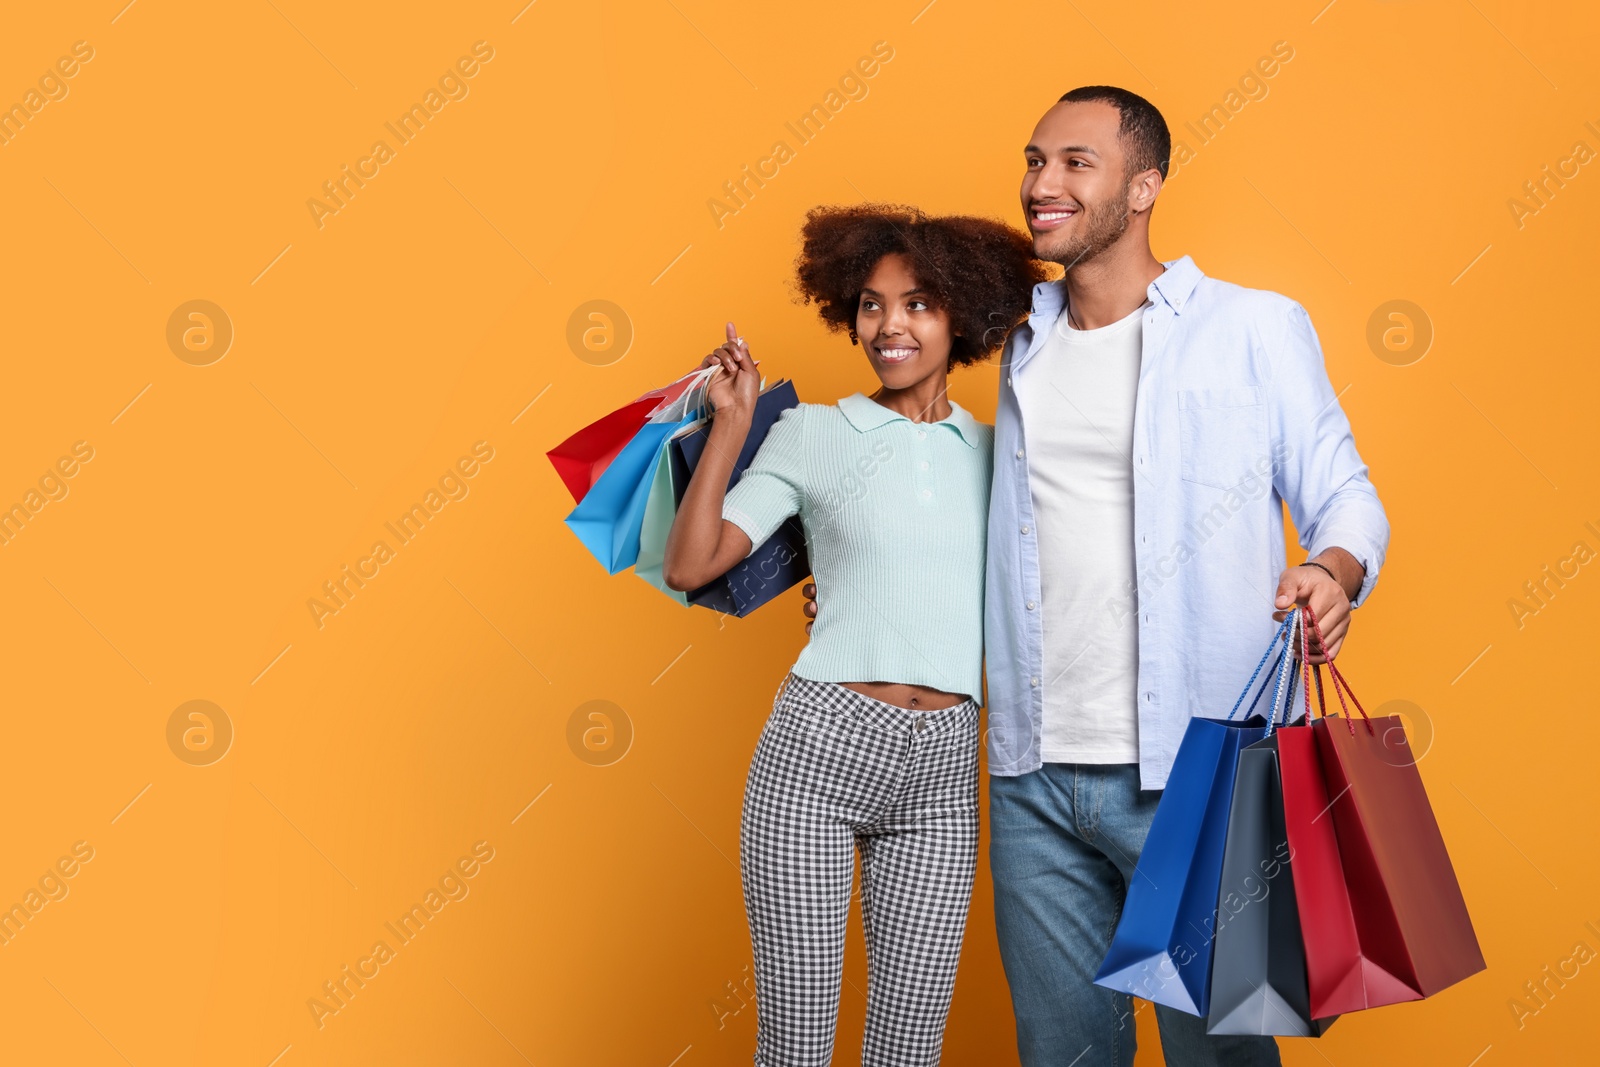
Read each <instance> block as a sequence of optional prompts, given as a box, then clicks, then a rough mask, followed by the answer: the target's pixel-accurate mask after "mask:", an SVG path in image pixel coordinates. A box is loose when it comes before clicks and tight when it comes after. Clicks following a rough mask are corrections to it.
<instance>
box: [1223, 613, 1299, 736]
mask: <svg viewBox="0 0 1600 1067" xmlns="http://www.w3.org/2000/svg"><path fill="white" fill-rule="evenodd" d="M1290 621H1291V620H1290V619H1288V618H1285V619H1284V620H1283V624H1282V625H1281V626H1279V627H1278V632H1277V633H1275V634H1273V635H1272V642H1271V643H1270V644H1269V645H1267V650H1266V651H1265V652H1263V653H1261V661H1260V662H1259V663H1257V664H1256V669H1255V670H1253V671H1251V672H1250V680H1249V681H1248V682H1246V683H1244V689H1243V690H1241V691H1240V693H1239V699H1238V700H1235V701H1234V702H1233V710H1232V711H1230V712H1228V718H1230V719H1231V718H1233V717H1234V716H1235V715H1237V714H1238V713H1239V705H1241V704H1243V703H1244V698H1245V697H1247V696H1249V695H1250V690H1252V689H1254V688H1255V685H1256V679H1257V678H1259V677H1261V668H1262V667H1265V666H1266V665H1267V657H1269V656H1271V655H1272V650H1273V649H1274V648H1276V647H1277V645H1278V642H1279V641H1280V640H1284V647H1283V648H1282V649H1279V651H1278V661H1277V662H1276V663H1274V664H1273V665H1272V673H1273V675H1274V676H1278V675H1280V674H1281V673H1282V672H1281V670H1280V665H1281V664H1282V662H1283V659H1284V656H1285V654H1286V653H1287V651H1288V648H1289V645H1288V642H1287V640H1285V639H1284V635H1285V634H1286V632H1287V631H1288V629H1289V625H1290ZM1266 691H1267V686H1266V683H1265V682H1263V683H1262V685H1261V689H1260V690H1259V691H1258V692H1257V693H1256V698H1255V699H1254V700H1252V701H1251V702H1250V707H1249V708H1248V709H1246V711H1245V718H1247V719H1248V718H1249V717H1250V715H1251V714H1252V713H1253V712H1254V711H1255V710H1256V705H1257V704H1259V703H1261V694H1262V693H1265V692H1266ZM1277 706H1278V692H1277V691H1274V692H1273V695H1272V709H1273V710H1275V709H1276V708H1277Z"/></svg>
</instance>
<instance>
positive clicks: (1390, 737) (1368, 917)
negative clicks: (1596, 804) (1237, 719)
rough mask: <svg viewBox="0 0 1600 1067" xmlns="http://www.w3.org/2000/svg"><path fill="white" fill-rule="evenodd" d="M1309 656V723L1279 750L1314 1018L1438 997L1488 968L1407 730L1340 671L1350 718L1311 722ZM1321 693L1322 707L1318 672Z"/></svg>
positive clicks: (1334, 672) (1287, 736) (1287, 735)
mask: <svg viewBox="0 0 1600 1067" xmlns="http://www.w3.org/2000/svg"><path fill="white" fill-rule="evenodd" d="M1301 610H1302V611H1305V609H1301ZM1305 619H1306V622H1307V623H1308V624H1309V626H1310V628H1311V630H1312V631H1313V632H1315V633H1316V634H1317V638H1318V641H1319V642H1320V641H1321V636H1322V635H1321V632H1320V630H1319V629H1318V627H1317V625H1316V619H1315V617H1314V616H1312V615H1311V614H1310V612H1309V611H1305ZM1308 652H1309V647H1308V642H1307V641H1306V639H1305V638H1302V659H1301V673H1302V677H1303V679H1304V682H1305V685H1306V697H1305V703H1306V723H1305V725H1302V726H1292V727H1285V728H1283V729H1281V730H1279V731H1278V737H1279V740H1278V751H1279V767H1280V774H1281V776H1282V782H1283V795H1284V816H1285V823H1286V827H1287V830H1288V838H1289V846H1290V849H1291V850H1292V851H1291V855H1293V857H1294V869H1295V899H1296V903H1297V904H1298V905H1299V910H1300V925H1301V935H1302V937H1303V939H1304V942H1305V949H1306V969H1307V978H1308V980H1309V985H1310V990H1311V1014H1312V1015H1313V1016H1315V1017H1320V1016H1324V1015H1333V1014H1338V1013H1342V1012H1349V1011H1358V1010H1361V1009H1363V1008H1373V1007H1378V1006H1380V1005H1383V1004H1394V1003H1399V1002H1401V1001H1407V1000H1419V999H1421V998H1423V997H1427V996H1432V995H1433V994H1434V993H1437V992H1439V991H1440V990H1441V989H1444V988H1445V987H1446V986H1449V985H1453V984H1454V983H1456V982H1458V981H1460V980H1461V979H1463V978H1466V977H1468V976H1469V975H1473V974H1476V973H1477V972H1478V971H1481V970H1483V969H1484V968H1485V966H1486V964H1485V963H1484V960H1483V953H1482V951H1481V950H1480V949H1479V947H1478V939H1477V935H1476V934H1475V933H1474V932H1473V929H1472V920H1471V918H1470V917H1469V916H1468V914H1467V906H1466V902H1465V901H1464V900H1463V899H1462V896H1461V887H1460V885H1459V883H1458V882H1457V881H1456V876H1455V870H1454V868H1453V867H1452V866H1451V864H1450V855H1449V853H1448V852H1447V850H1446V849H1445V845H1444V838H1443V836H1442V835H1441V834H1440V832H1439V824H1438V822H1437V820H1436V819H1435V818H1434V815H1433V809H1432V807H1431V806H1430V805H1429V803H1428V795H1427V791H1426V790H1425V789H1424V788H1423V785H1422V778H1421V776H1420V775H1419V774H1418V773H1417V768H1416V760H1415V759H1414V758H1413V757H1412V755H1411V748H1410V745H1409V744H1408V743H1407V742H1406V735H1405V726H1404V724H1403V723H1402V722H1401V721H1400V719H1399V718H1398V717H1397V716H1392V715H1391V716H1384V717H1381V718H1378V719H1372V718H1370V717H1368V715H1367V713H1366V710H1365V709H1364V708H1362V706H1361V703H1360V701H1359V700H1357V699H1356V695H1355V693H1354V692H1353V691H1352V690H1351V689H1350V685H1349V683H1348V682H1347V681H1345V678H1344V676H1343V675H1342V674H1341V673H1340V672H1339V669H1338V668H1337V667H1336V666H1334V664H1333V663H1332V662H1330V663H1329V664H1328V673H1329V675H1330V678H1331V684H1332V686H1333V690H1334V693H1335V694H1336V695H1337V696H1338V697H1339V703H1340V706H1341V707H1342V708H1343V709H1344V714H1343V715H1324V716H1323V717H1321V718H1318V719H1315V720H1312V718H1311V714H1310V712H1311V698H1310V682H1311V678H1310V674H1311V668H1310V666H1309V664H1308V662H1307V658H1306V653H1308ZM1316 688H1317V699H1318V703H1319V704H1321V703H1322V702H1323V697H1322V672H1321V670H1320V669H1318V670H1317V671H1316ZM1347 695H1348V696H1349V698H1350V701H1351V702H1353V703H1354V704H1355V706H1356V710H1357V711H1358V712H1359V713H1360V715H1361V721H1360V722H1359V723H1357V722H1356V721H1355V720H1354V719H1352V718H1350V712H1349V705H1348V704H1346V702H1345V697H1346V696H1347Z"/></svg>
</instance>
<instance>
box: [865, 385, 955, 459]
mask: <svg viewBox="0 0 1600 1067" xmlns="http://www.w3.org/2000/svg"><path fill="white" fill-rule="evenodd" d="M839 410H840V411H842V412H844V417H845V418H846V419H848V420H850V425H852V426H854V427H855V428H856V429H857V430H860V431H861V432H862V433H866V432H867V431H868V430H875V429H877V428H878V427H879V426H882V425H883V424H884V423H886V422H894V421H895V420H896V419H901V420H904V421H905V422H912V421H913V420H912V419H908V418H906V417H905V416H904V415H902V414H900V413H899V412H898V411H891V410H890V409H889V408H886V407H884V406H883V405H882V404H880V403H878V402H877V401H876V400H874V399H872V398H871V397H870V396H867V395H866V394H865V393H852V394H851V395H850V396H847V397H844V398H843V399H842V400H840V401H839ZM922 425H925V426H949V427H951V428H953V429H954V430H955V431H956V432H957V433H958V434H960V435H961V440H963V441H965V442H966V443H967V445H968V447H970V448H977V447H978V422H977V420H976V419H974V418H973V417H972V413H971V412H969V411H968V410H967V409H966V408H964V407H962V406H961V405H960V404H957V403H956V402H955V401H954V400H952V401H950V415H949V417H948V418H944V419H940V420H939V421H938V422H929V423H923V424H922Z"/></svg>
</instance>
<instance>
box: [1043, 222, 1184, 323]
mask: <svg viewBox="0 0 1600 1067" xmlns="http://www.w3.org/2000/svg"><path fill="white" fill-rule="evenodd" d="M1166 269H1167V268H1166V267H1165V266H1163V265H1162V263H1161V261H1160V260H1159V259H1157V258H1156V257H1155V255H1154V254H1153V253H1151V251H1150V246H1149V245H1148V244H1147V243H1144V242H1140V243H1138V244H1137V245H1134V246H1133V247H1132V248H1130V249H1129V250H1128V251H1126V252H1122V251H1120V250H1119V249H1117V248H1114V247H1113V248H1108V249H1107V250H1106V251H1104V252H1102V253H1101V254H1100V255H1098V256H1095V257H1094V258H1093V259H1091V260H1089V261H1088V262H1086V263H1079V264H1077V265H1076V266H1074V267H1072V268H1071V269H1070V270H1068V271H1067V276H1066V284H1067V307H1068V308H1069V309H1070V312H1071V320H1070V322H1071V325H1072V326H1074V327H1076V328H1077V329H1080V330H1095V329H1099V328H1100V327H1101V326H1109V325H1111V324H1112V323H1113V322H1119V321H1121V320H1122V319H1125V318H1127V317H1128V316H1129V315H1131V314H1133V312H1134V311H1135V310H1136V309H1138V308H1139V307H1140V306H1142V305H1143V304H1144V302H1145V294H1146V293H1147V291H1148V290H1149V288H1150V283H1151V282H1153V281H1155V280H1156V279H1157V278H1159V277H1161V275H1162V274H1163V273H1164V272H1165V271H1166Z"/></svg>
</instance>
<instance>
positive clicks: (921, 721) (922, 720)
mask: <svg viewBox="0 0 1600 1067" xmlns="http://www.w3.org/2000/svg"><path fill="white" fill-rule="evenodd" d="M916 727H917V732H918V733H921V732H922V731H924V730H926V729H927V728H928V717H927V716H926V715H918V716H917V721H916Z"/></svg>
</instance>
